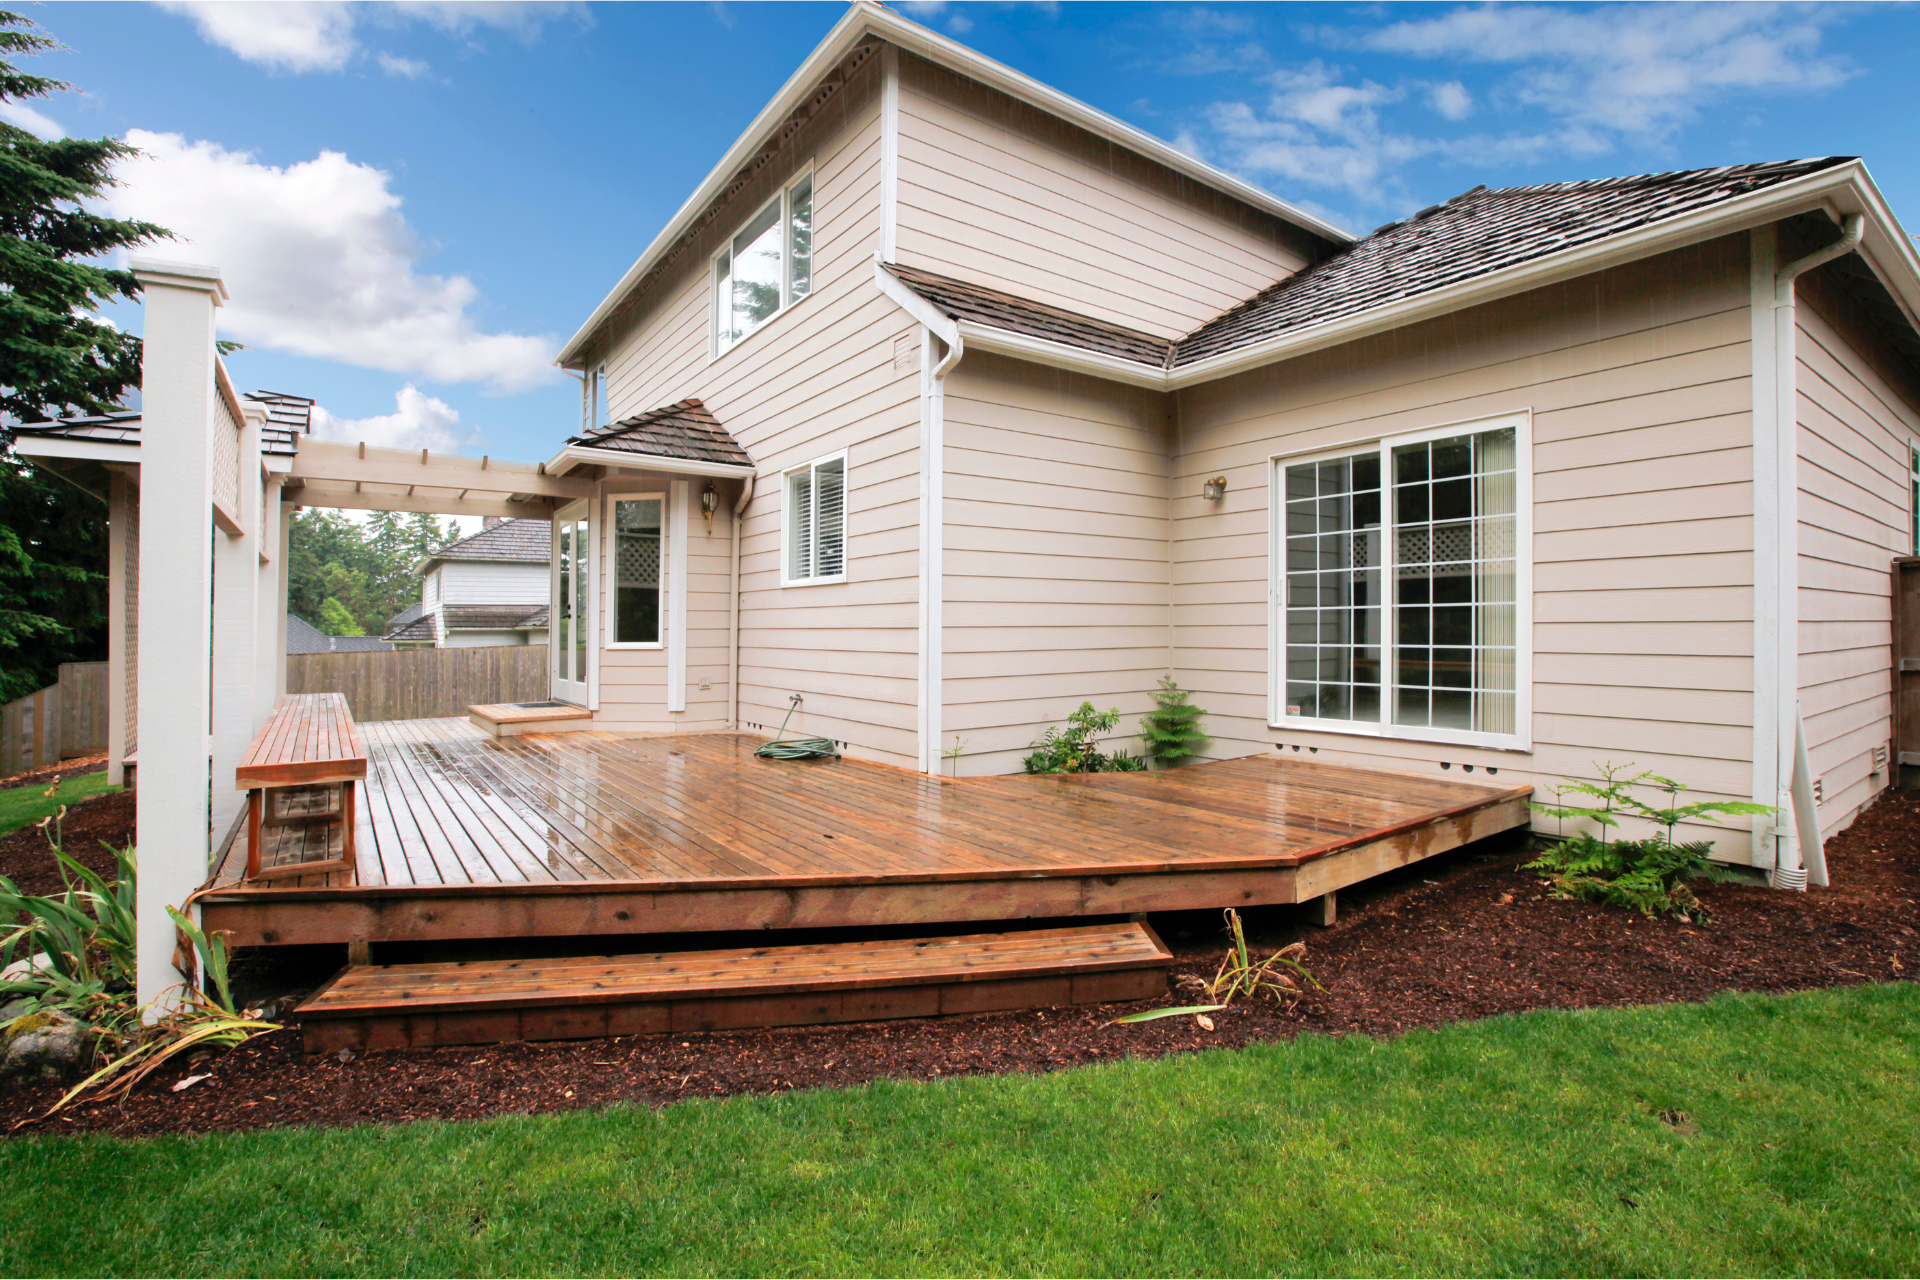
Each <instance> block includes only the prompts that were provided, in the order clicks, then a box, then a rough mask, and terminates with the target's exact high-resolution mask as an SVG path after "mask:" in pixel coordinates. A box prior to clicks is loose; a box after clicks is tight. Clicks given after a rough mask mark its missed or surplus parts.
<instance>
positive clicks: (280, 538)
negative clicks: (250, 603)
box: [253, 475, 287, 733]
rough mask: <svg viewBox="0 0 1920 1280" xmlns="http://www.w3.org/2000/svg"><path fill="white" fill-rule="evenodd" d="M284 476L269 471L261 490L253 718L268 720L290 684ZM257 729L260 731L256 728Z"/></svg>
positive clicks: (255, 719)
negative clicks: (283, 494)
mask: <svg viewBox="0 0 1920 1280" xmlns="http://www.w3.org/2000/svg"><path fill="white" fill-rule="evenodd" d="M282 479H283V477H282V476H279V475H267V476H263V477H262V479H261V491H260V556H259V559H260V582H259V585H258V587H257V588H256V589H255V591H254V609H255V616H256V619H257V620H256V621H255V623H254V628H253V634H254V635H255V636H256V637H258V639H257V640H256V641H255V643H254V650H253V658H254V663H253V667H254V676H253V722H254V723H255V724H256V725H261V724H265V723H266V720H267V717H268V716H270V715H272V714H273V708H274V706H275V704H277V703H278V702H279V701H280V695H281V693H282V692H283V691H284V690H285V688H286V683H287V681H286V671H287V548H286V539H285V531H284V530H283V529H282V528H281V524H280V522H281V519H282V517H283V515H284V514H285V512H284V509H283V508H282V507H281V505H280V485H281V481H282ZM254 732H256V733H258V732H259V730H258V729H256V730H254Z"/></svg>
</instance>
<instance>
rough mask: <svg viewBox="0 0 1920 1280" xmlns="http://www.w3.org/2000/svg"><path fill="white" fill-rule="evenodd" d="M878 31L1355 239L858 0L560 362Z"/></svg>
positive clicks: (1111, 137) (1311, 224)
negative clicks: (823, 82)
mask: <svg viewBox="0 0 1920 1280" xmlns="http://www.w3.org/2000/svg"><path fill="white" fill-rule="evenodd" d="M870 35H871V36H878V37H880V38H881V39H883V40H886V41H889V42H891V43H892V44H895V45H897V46H899V47H900V48H903V49H906V50H907V51H908V52H910V53H913V54H917V55H918V56H920V57H922V58H925V59H927V60H928V61H930V62H937V63H939V64H940V65H942V66H945V67H948V68H950V69H951V70H954V71H957V72H959V73H960V74H961V75H964V76H967V77H969V78H970V79H974V80H978V81H980V82H981V83H982V84H985V85H988V86H990V87H992V88H994V89H998V90H999V91H1000V92H1002V93H1005V94H1007V95H1009V96H1010V97H1014V98H1017V99H1019V100H1020V101H1022V102H1025V103H1027V104H1028V105H1030V106H1034V107H1038V108H1039V109H1040V110H1042V111H1045V112H1047V113H1048V114H1050V115H1053V116H1056V117H1058V118H1060V119H1062V120H1065V121H1067V122H1068V123H1070V124H1074V125H1078V126H1079V127H1080V128H1082V129H1085V130H1087V131H1088V132H1089V133H1092V134H1095V135H1097V136H1099V137H1102V138H1105V139H1107V140H1108V141H1109V142H1113V143H1117V144H1118V145H1120V146H1122V147H1125V148H1127V149H1128V150H1129V151H1134V152H1137V153H1138V154H1140V155H1143V156H1146V157H1147V158H1148V159H1150V160H1154V161H1157V162H1158V163H1160V164H1164V165H1166V166H1167V167H1168V168H1169V169H1172V170H1174V171H1175V172H1176V173H1182V174H1185V175H1186V176H1187V177H1189V178H1192V179H1193V180H1194V181H1196V182H1199V183H1202V184H1204V185H1206V186H1209V187H1212V188H1213V189H1214V190H1216V191H1220V192H1222V193H1224V194H1226V195H1229V196H1232V197H1234V198H1235V199H1237V200H1241V201H1244V202H1245V203H1247V204H1250V205H1252V206H1254V207H1255V208H1257V209H1264V210H1266V211H1267V212H1268V213H1271V214H1273V215H1274V216H1275V217H1277V218H1281V219H1283V220H1285V221H1287V222H1291V223H1293V224H1294V225H1295V226H1297V227H1300V228H1301V229H1303V230H1305V231H1309V232H1311V233H1313V234H1314V235H1318V236H1322V237H1324V238H1325V239H1328V240H1332V241H1334V242H1335V243H1338V244H1347V243H1351V242H1352V241H1353V240H1354V239H1355V237H1354V236H1353V234H1352V233H1351V232H1348V231H1346V230H1343V229H1342V228H1340V227H1337V226H1335V225H1334V224H1333V223H1331V222H1328V221H1326V220H1325V219H1323V218H1318V217H1315V216H1314V215H1313V214H1310V213H1308V212H1307V211H1306V210H1304V209H1301V208H1298V207H1297V206H1295V205H1292V204H1289V203H1288V202H1287V201H1285V200H1282V199H1281V198H1280V197H1278V196H1276V195H1274V194H1273V193H1272V192H1271V191H1268V190H1266V189H1265V188H1264V187H1257V186H1255V185H1254V184H1253V183H1251V182H1248V181H1246V180H1245V179H1244V178H1237V177H1235V176H1234V175H1233V174H1230V173H1228V172H1226V171H1225V170H1224V169H1217V168H1215V167H1214V166H1213V165H1210V164H1208V163H1207V162H1206V161H1204V160H1202V159H1200V158H1199V157H1198V156H1195V155H1193V154H1191V153H1189V152H1186V151H1182V150H1180V149H1179V148H1178V147H1176V146H1174V145H1172V144H1171V143H1169V142H1165V141H1163V140H1161V139H1159V138H1156V137H1154V136H1153V135H1152V134H1150V133H1147V132H1145V131H1144V130H1141V129H1136V128H1135V127H1134V126H1132V125H1130V124H1128V123H1126V122H1125V121H1124V120H1119V119H1116V118H1115V117H1113V116H1110V115H1108V114H1107V113H1106V112H1104V111H1101V110H1099V109H1098V108H1096V107H1092V106H1089V105H1087V104H1086V103H1084V102H1081V101H1080V100H1079V99H1077V98H1071V97H1068V96H1067V95H1066V94H1064V93H1061V92H1060V91H1059V90H1057V89H1053V88H1050V87H1048V86H1047V85H1044V84H1041V83H1040V82H1039V81H1038V80H1035V79H1033V78H1032V77H1031V76H1026V75H1022V74H1021V73H1020V72H1018V71H1015V70H1014V69H1013V68H1012V67H1009V66H1005V65H1003V64H1002V63H998V62H995V61H994V60H993V59H991V58H989V57H986V56H985V55H984V54H980V53H976V52H975V51H973V50H972V49H969V48H967V47H966V46H965V45H962V44H959V43H957V42H955V41H953V40H949V39H947V38H946V37H945V36H942V35H940V34H938V33H936V32H933V31H929V30H928V29H927V28H925V27H923V26H921V25H920V24H918V23H916V22H909V21H908V20H907V19H905V18H903V17H901V16H900V15H899V14H897V13H894V12H892V11H891V10H888V9H884V8H881V7H880V6H879V5H876V4H872V3H869V2H868V0H854V3H853V5H852V6H851V7H850V8H849V9H848V10H847V14H846V16H845V17H843V18H842V19H840V21H839V22H838V23H836V24H835V26H834V28H833V30H832V31H830V32H828V33H827V36H826V39H824V40H822V41H821V42H820V43H819V45H818V46H816V47H815V48H814V51H813V52H812V53H811V54H809V55H808V57H807V60H806V61H805V62H803V63H801V64H800V69H799V70H797V71H795V72H794V73H793V75H792V76H791V77H790V78H789V79H788V80H787V82H786V84H784V85H782V86H781V88H780V92H779V93H777V94H775V95H774V97H773V100H772V101H771V102H769V103H768V104H767V105H766V106H765V107H764V108H762V110H761V112H760V114H759V115H757V116H755V117H754V118H753V123H752V124H750V125H748V126H747V129H746V132H744V133H742V134H741V135H740V137H739V139H738V140H737V141H736V142H735V143H734V144H733V146H732V147H731V148H729V149H728V151H727V153H726V155H725V156H723V157H721V160H720V163H719V164H717V165H715V166H714V167H713V170H712V172H710V173H708V174H707V177H706V179H705V181H703V182H702V183H701V184H700V186H699V187H698V188H696V189H695V191H694V193H693V194H692V195H691V196H689V197H688V198H687V201H686V203H685V204H683V205H681V206H680V209H679V211H678V212H677V213H675V214H674V215H673V217H672V218H671V219H669V220H668V222H667V225H666V226H665V227H663V228H661V230H660V234H659V235H657V236H655V237H654V238H653V243H651V244H649V245H648V246H647V248H646V251H645V252H643V253H642V254H641V255H640V257H639V258H638V259H637V260H636V261H635V262H634V264H633V265H632V266H631V267H629V268H627V273H626V274H625V275H623V276H621V277H620V282H619V283H618V284H616V285H615V286H614V287H613V289H612V291H611V292H609V293H608V294H607V296H606V297H605V298H604V299H602V300H601V302H600V305H599V306H597V307H595V308H594V309H593V314H592V315H590V316H588V317H587V320H586V323H585V324H583V325H581V326H580V328H579V330H578V331H576V332H575V333H574V335H573V336H572V337H571V338H569V339H567V343H566V345H565V346H564V347H562V348H561V349H560V354H559V355H558V356H556V357H555V358H554V363H555V364H558V365H565V364H566V363H567V362H568V361H570V360H572V359H573V358H574V357H575V356H577V355H578V354H579V353H580V350H581V348H583V347H584V346H586V344H587V342H588V341H589V340H590V339H591V338H592V337H593V335H594V332H595V331H596V330H598V329H599V327H600V326H601V324H602V323H603V322H605V321H606V319H607V318H608V317H609V316H611V315H612V314H613V312H614V310H615V308H617V307H618V306H619V305H620V304H621V303H622V302H623V301H624V300H625V299H626V296H627V294H628V293H629V292H630V291H631V290H632V289H633V288H634V286H636V285H637V284H638V283H639V282H640V280H641V279H642V278H643V277H645V275H646V274H647V272H649V271H651V270H652V269H653V267H654V264H655V263H657V262H658V261H659V260H660V258H661V257H662V256H664V255H665V253H666V252H667V250H668V249H670V248H672V246H673V245H674V243H675V242H677V241H678V240H679V239H680V237H681V236H682V235H683V234H685V232H686V230H687V228H688V227H690V226H691V225H692V224H693V222H694V220H695V219H697V218H698V217H699V216H700V215H701V214H702V213H703V212H705V210H706V207H707V206H708V205H709V204H711V203H712V202H713V199H714V197H716V196H717V195H719V193H720V191H721V190H722V189H723V188H724V187H725V186H726V185H727V183H729V182H731V181H732V180H733V177H734V175H735V174H737V173H738V172H739V171H740V169H741V168H742V166H744V165H745V164H746V163H747V161H748V160H750V159H752V158H753V156H754V155H755V154H756V153H757V152H758V151H759V149H760V146H761V143H762V142H763V141H764V139H765V137H766V135H767V134H769V133H771V132H772V131H773V130H774V129H775V128H776V127H778V126H779V125H780V124H781V123H782V122H783V121H785V120H786V118H787V117H788V116H790V115H792V114H793V112H794V111H795V110H796V109H797V108H798V107H799V106H800V104H801V103H802V102H804V101H805V100H806V98H807V97H808V96H809V95H810V94H812V93H813V91H814V88H815V86H816V85H817V84H818V83H819V81H820V80H821V78H822V77H824V76H825V75H826V74H827V72H828V71H829V70H831V69H832V68H833V67H835V66H837V65H838V64H839V63H840V62H841V61H842V60H843V59H845V58H846V57H847V55H848V54H850V53H851V52H853V49H854V47H855V46H856V45H858V44H859V43H860V42H861V41H862V40H864V39H866V38H867V37H868V36H870Z"/></svg>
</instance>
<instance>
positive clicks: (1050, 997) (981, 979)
mask: <svg viewBox="0 0 1920 1280" xmlns="http://www.w3.org/2000/svg"><path fill="white" fill-rule="evenodd" d="M1172 963H1173V956H1172V954H1171V953H1170V952H1169V951H1168V950H1167V948H1166V945H1165V944H1164V943H1162V942H1161V941H1160V939H1159V938H1158V937H1157V936H1155V934H1154V933H1153V931H1152V930H1151V929H1149V928H1148V927H1147V926H1145V925H1144V924H1139V923H1126V924H1099V925H1081V926H1076V927H1072V928H1064V929H1031V930H1025V931H1022V932H1018V933H981V934H972V935H969V936H965V937H953V938H901V939H892V940H887V941H881V942H840V943H832V944H828V945H825V946H812V947H754V948H751V949H746V950H736V951H677V952H676V951H668V952H659V953H655V954H649V955H628V956H571V957H564V958H552V959H533V960H488V961H468V962H460V963H448V964H396V965H369V966H366V967H364V968H350V969H347V970H345V971H343V972H342V973H341V974H340V975H339V976H338V977H337V978H335V979H334V980H333V981H332V982H331V983H329V984H328V985H327V986H325V987H323V988H322V989H321V990H319V991H318V992H316V993H314V995H313V996H312V997H310V998H309V999H308V1000H307V1001H306V1003H305V1004H302V1005H301V1006H300V1008H299V1009H298V1010H297V1011H296V1014H297V1016H298V1018H299V1020H300V1025H301V1034H302V1035H303V1037H304V1038H305V1043H306V1049H307V1051H308V1052H309V1053H325V1052H333V1051H335V1050H339V1049H346V1048H352V1049H402V1048H425V1047H429V1046H433V1045H447V1044H494V1043H498V1042H501V1041H507V1040H572V1039H582V1038H588V1037H594V1036H625V1035H641V1034H646V1033H652V1032H689V1031H720V1030H729V1029H734V1028H740V1027H780V1026H800V1025H808V1024H814V1023H827V1022H867V1021H872V1020H875V1019H880V1018H920V1017H930V1016H933V1015H936V1014H951V1013H989V1012H996V1011H1000V1010H1006V1009H1026V1008H1034V1007H1039V1006H1046V1005H1063V1004H1103V1003H1107V1002H1110V1001H1120V1000H1145V999H1151V998H1153V997H1155V996H1160V995H1164V994H1165V993H1166V990H1167V977H1166V974H1167V967H1168V966H1169V965H1170V964H1172Z"/></svg>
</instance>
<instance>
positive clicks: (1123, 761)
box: [1020, 702, 1147, 773]
mask: <svg viewBox="0 0 1920 1280" xmlns="http://www.w3.org/2000/svg"><path fill="white" fill-rule="evenodd" d="M1119 723H1120V709H1119V708H1118V707H1114V708H1111V709H1109V710H1106V711H1096V710H1095V709H1094V706H1093V704H1092V703H1091V702H1083V703H1081V704H1080V709H1079V710H1078V711H1075V712H1074V713H1073V714H1072V715H1070V716H1068V717H1067V723H1066V724H1065V725H1064V726H1057V725H1050V726H1048V728H1047V731H1046V732H1045V733H1043V734H1041V735H1040V737H1039V739H1038V740H1037V741H1035V742H1033V743H1032V744H1030V745H1031V746H1032V747H1033V749H1034V750H1033V753H1032V754H1031V755H1029V756H1027V757H1026V759H1024V760H1022V761H1021V762H1020V763H1021V766H1022V767H1023V768H1025V769H1026V771H1027V772H1028V773H1133V772H1137V771H1139V770H1141V769H1145V768H1146V767H1147V764H1146V761H1144V760H1142V759H1141V758H1140V757H1139V756H1136V755H1130V754H1129V753H1127V752H1125V751H1117V750H1116V751H1102V750H1100V746H1099V738H1100V735H1101V734H1103V733H1110V732H1112V730H1113V727H1114V726H1115V725H1117V724H1119Z"/></svg>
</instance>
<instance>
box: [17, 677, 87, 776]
mask: <svg viewBox="0 0 1920 1280" xmlns="http://www.w3.org/2000/svg"><path fill="white" fill-rule="evenodd" d="M106 749H107V664H106V663H104V662H63V663H61V664H60V682H59V683H58V684H53V685H48V686H47V687H46V688H44V689H42V690H40V691H39V692H38V693H30V694H28V695H27V696H26V697H24V698H16V699H14V700H13V701H12V702H9V703H7V704H6V705H5V706H4V707H0V778H4V777H11V776H13V775H14V774H16V773H22V772H24V771H26V770H28V769H37V768H39V767H40V766H41V765H47V764H57V763H59V762H60V761H62V760H66V759H70V758H72V757H74V756H88V755H92V754H94V753H95V752H98V751H105V750H106Z"/></svg>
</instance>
